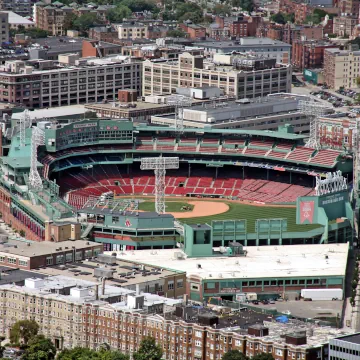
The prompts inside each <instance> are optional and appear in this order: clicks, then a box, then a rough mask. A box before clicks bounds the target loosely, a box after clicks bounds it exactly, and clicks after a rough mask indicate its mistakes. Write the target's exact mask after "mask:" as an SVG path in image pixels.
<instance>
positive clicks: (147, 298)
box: [0, 276, 340, 360]
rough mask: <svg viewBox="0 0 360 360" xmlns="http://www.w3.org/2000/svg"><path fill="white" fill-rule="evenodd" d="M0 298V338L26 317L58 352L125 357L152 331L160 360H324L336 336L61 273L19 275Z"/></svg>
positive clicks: (334, 332) (294, 323)
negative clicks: (103, 349)
mask: <svg viewBox="0 0 360 360" xmlns="http://www.w3.org/2000/svg"><path fill="white" fill-rule="evenodd" d="M54 288H56V292H55V293H54V292H53V293H52V292H51V291H50V289H54ZM0 302H1V307H0V315H1V317H0V333H1V334H2V335H4V336H7V335H8V334H9V330H10V328H11V326H12V324H13V323H15V322H16V321H18V320H24V319H33V320H35V321H36V322H37V323H38V324H39V326H40V331H39V332H40V333H42V334H44V335H45V336H47V337H49V338H51V339H52V340H53V341H54V343H55V346H56V347H57V348H59V349H61V348H71V347H75V346H82V347H88V348H91V349H99V348H100V346H101V345H102V344H104V343H106V344H108V345H109V346H110V348H111V349H114V350H119V351H121V352H123V353H126V354H131V353H133V352H135V351H136V350H138V348H139V345H140V342H141V340H142V339H143V338H144V337H145V336H152V337H154V338H155V340H156V342H157V343H158V344H159V345H160V346H161V347H162V349H163V358H164V359H166V360H192V359H197V360H216V359H221V358H222V357H223V355H224V354H225V353H226V352H228V351H230V350H239V351H241V352H242V353H244V354H245V355H247V356H249V357H252V356H254V355H256V354H260V353H268V354H271V355H272V356H273V357H274V359H276V360H290V359H299V360H312V359H316V358H317V359H324V358H327V356H328V346H327V344H328V342H329V340H328V339H329V338H330V339H331V338H333V337H336V336H339V334H340V330H338V329H334V328H330V327H321V326H317V327H311V325H307V324H305V323H301V322H297V321H290V322H289V323H288V324H281V323H276V322H271V321H265V319H266V320H268V319H269V316H268V315H263V314H254V315H253V314H251V313H247V316H246V319H245V318H244V316H243V315H236V314H233V316H232V317H231V321H230V320H229V319H228V318H225V319H223V318H219V317H218V316H217V315H216V314H215V313H213V312H211V311H209V309H207V308H204V309H201V310H199V309H193V307H192V306H186V305H182V300H175V299H171V298H165V297H161V296H158V295H153V294H149V293H140V292H139V291H131V290H127V289H123V288H121V287H115V286H111V285H107V284H106V283H105V281H102V282H101V283H95V282H90V281H80V280H77V279H73V278H69V277H65V276H54V277H48V278H46V279H39V278H31V279H26V280H25V286H17V285H10V284H7V285H2V286H0ZM25 309H26V310H25ZM261 321H263V323H261Z"/></svg>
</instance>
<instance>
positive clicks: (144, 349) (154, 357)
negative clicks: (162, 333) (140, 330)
mask: <svg viewBox="0 0 360 360" xmlns="http://www.w3.org/2000/svg"><path fill="white" fill-rule="evenodd" d="M162 354H163V351H162V349H161V347H160V346H159V345H157V344H156V342H155V339H154V338H152V337H150V336H147V337H145V338H144V339H143V340H142V341H141V343H140V347H139V351H137V352H135V353H134V355H133V357H134V359H135V360H160V359H161V357H162Z"/></svg>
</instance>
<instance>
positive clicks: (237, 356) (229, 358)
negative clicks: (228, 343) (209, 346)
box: [222, 350, 247, 360]
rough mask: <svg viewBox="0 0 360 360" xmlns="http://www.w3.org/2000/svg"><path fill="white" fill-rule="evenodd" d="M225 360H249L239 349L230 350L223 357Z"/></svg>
mask: <svg viewBox="0 0 360 360" xmlns="http://www.w3.org/2000/svg"><path fill="white" fill-rule="evenodd" d="M222 359H223V360H247V357H246V356H245V355H244V354H243V353H242V352H240V351H239V350H230V351H228V352H227V353H226V354H225V355H224V356H223V358H222Z"/></svg>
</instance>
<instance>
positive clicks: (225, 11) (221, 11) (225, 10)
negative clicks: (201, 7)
mask: <svg viewBox="0 0 360 360" xmlns="http://www.w3.org/2000/svg"><path fill="white" fill-rule="evenodd" d="M212 13H213V14H214V15H230V14H231V7H230V6H229V5H222V4H216V5H215V6H214V8H213V11H212Z"/></svg>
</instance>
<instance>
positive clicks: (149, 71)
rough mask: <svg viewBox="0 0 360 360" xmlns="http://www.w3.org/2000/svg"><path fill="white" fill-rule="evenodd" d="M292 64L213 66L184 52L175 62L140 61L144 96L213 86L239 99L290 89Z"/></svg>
mask: <svg viewBox="0 0 360 360" xmlns="http://www.w3.org/2000/svg"><path fill="white" fill-rule="evenodd" d="M291 76H292V67H291V65H280V64H275V60H274V67H271V68H264V69H261V70H255V69H254V68H250V67H241V66H240V67H239V68H238V69H237V68H235V67H233V66H226V65H222V66H216V65H215V64H214V63H213V62H206V61H205V60H204V58H203V57H202V56H194V55H191V54H189V53H183V54H182V55H180V56H179V60H178V61H177V60H176V61H173V62H170V61H162V62H161V61H150V60H146V61H144V63H143V84H142V90H143V95H160V94H172V93H175V92H176V88H178V87H192V88H194V87H204V86H215V87H218V88H220V89H221V90H223V91H224V93H225V94H226V95H229V96H232V97H236V98H238V99H242V98H254V97H263V96H266V95H268V94H272V93H278V92H290V91H291Z"/></svg>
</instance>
